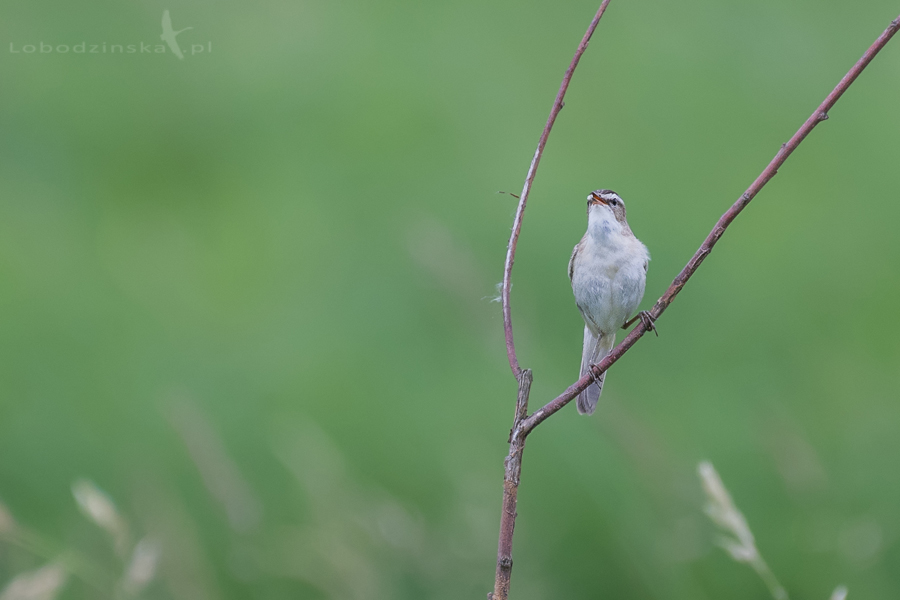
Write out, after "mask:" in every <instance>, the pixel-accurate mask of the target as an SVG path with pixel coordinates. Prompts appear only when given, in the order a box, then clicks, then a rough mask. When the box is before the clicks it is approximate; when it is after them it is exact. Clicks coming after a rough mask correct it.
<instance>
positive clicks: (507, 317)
mask: <svg viewBox="0 0 900 600" xmlns="http://www.w3.org/2000/svg"><path fill="white" fill-rule="evenodd" d="M608 4H609V0H603V3H602V4H601V5H600V8H599V10H597V14H596V15H594V20H593V21H591V24H590V25H589V26H588V29H587V31H586V32H585V34H584V37H583V38H581V43H580V44H578V49H577V50H576V51H575V56H574V57H572V62H571V63H570V64H569V68H568V69H566V75H565V76H564V77H563V80H562V83H561V84H560V85H559V91H558V92H557V93H556V99H555V100H554V101H553V108H552V109H551V110H550V116H549V117H548V118H547V124H546V125H544V131H543V132H542V133H541V139H540V140H538V147H537V150H535V152H534V158H532V159H531V166H529V167H528V175H527V176H526V177H525V186H524V187H523V188H522V195H521V196H519V206H518V207H517V208H516V217H515V219H514V220H513V228H512V233H511V234H510V236H509V244H508V245H507V246H506V262H505V263H504V265H503V285H502V287H501V290H500V299H501V301H502V303H503V333H504V334H505V335H506V354H507V356H508V357H509V367H510V368H511V369H512V372H513V375H514V376H515V378H516V379H519V378H520V377H521V375H522V368H521V367H520V366H519V359H518V357H517V356H516V346H515V344H514V343H513V329H512V313H511V311H510V307H509V290H510V287H511V286H512V282H511V280H510V278H511V276H512V268H513V262H514V261H515V259H516V244H518V241H519V233H521V231H522V217H523V215H524V214H525V204H526V203H527V202H528V194H529V192H531V184H532V182H533V181H534V176H535V174H536V173H537V168H538V165H539V164H540V162H541V155H543V153H544V146H546V145H547V138H548V137H550V130H551V129H553V123H554V122H556V115H558V114H559V111H560V110H562V107H563V106H564V104H565V103H564V102H563V98H564V97H565V96H566V90H568V89H569V82H570V81H572V74H573V73H575V67H577V66H578V61H580V60H581V55H582V54H584V51H585V50H587V47H588V42H590V41H591V36H592V35H594V30H595V29H597V24H598V23H599V22H600V17H602V16H603V13H604V12H606V7H607V5H608Z"/></svg>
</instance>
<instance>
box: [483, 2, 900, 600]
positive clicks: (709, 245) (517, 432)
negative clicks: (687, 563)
mask: <svg viewBox="0 0 900 600" xmlns="http://www.w3.org/2000/svg"><path fill="white" fill-rule="evenodd" d="M608 4H609V0H603V3H602V4H601V5H600V8H599V10H598V11H597V14H596V15H595V16H594V19H593V20H592V21H591V24H590V26H589V27H588V30H587V32H586V33H585V34H584V37H583V38H582V40H581V43H580V44H579V45H578V49H577V50H576V52H575V56H574V57H573V59H572V62H571V64H570V65H569V68H568V69H567V70H566V74H565V76H564V77H563V81H562V84H561V85H560V87H559V92H557V94H556V99H555V100H554V102H553V108H552V110H551V111H550V117H549V118H548V119H547V124H546V125H545V126H544V130H543V132H542V133H541V138H540V140H539V141H538V147H537V150H536V151H535V153H534V158H532V160H531V165H530V166H529V168H528V174H527V176H526V178H525V185H524V187H523V188H522V195H521V197H520V198H519V204H518V207H517V208H516V215H515V219H514V221H513V228H512V234H511V235H510V239H509V245H508V246H507V251H506V261H505V264H504V270H503V284H502V287H501V290H500V297H501V300H502V303H503V330H504V334H505V338H506V352H507V356H508V358H509V366H510V368H511V369H512V372H513V375H514V376H515V377H516V380H517V381H518V383H519V393H518V400H517V402H516V413H515V418H514V421H513V428H512V430H511V432H510V447H509V454H508V456H507V458H506V461H505V467H506V468H505V472H504V486H503V511H502V513H501V518H500V539H499V543H498V549H497V571H496V578H495V581H494V591H493V593H492V594H488V597H489V598H492V599H493V600H507V598H508V595H509V583H510V575H511V572H512V539H513V533H514V529H515V521H516V500H517V496H518V486H519V476H520V474H521V470H522V453H523V451H524V448H525V439H526V438H527V436H528V434H529V433H531V432H532V431H533V430H534V428H535V427H537V426H538V425H540V424H541V423H542V422H543V421H544V420H546V419H547V418H548V417H550V416H551V415H552V414H554V413H556V412H557V411H559V410H560V409H561V408H562V407H563V406H565V405H566V404H568V403H569V402H570V401H571V400H572V399H573V398H575V397H576V396H577V395H578V394H579V393H580V392H582V391H583V390H584V389H585V388H587V387H588V385H590V384H591V382H592V381H593V380H594V378H595V377H599V376H600V375H601V374H602V373H604V372H605V371H606V370H607V369H609V367H611V366H612V365H613V364H614V363H615V362H616V361H617V360H619V359H620V358H621V357H622V356H623V355H624V354H625V353H626V352H628V350H629V349H631V347H632V346H634V344H636V343H637V341H638V340H639V339H641V337H642V336H643V335H644V334H645V333H647V331H648V330H649V328H648V325H647V323H648V322H649V320H645V319H642V320H641V322H640V323H639V324H638V325H637V326H636V327H635V328H634V329H632V330H631V332H630V333H629V334H628V335H627V336H626V337H625V339H624V340H622V342H621V343H620V344H619V345H618V346H616V347H615V348H613V350H612V351H611V352H610V353H609V354H608V355H607V356H606V358H604V359H603V360H602V361H600V362H599V363H598V364H596V365H594V367H593V373H588V374H586V375H585V376H584V377H582V378H580V379H579V380H578V381H576V382H575V383H573V384H572V385H570V386H569V387H568V388H567V389H566V390H565V391H564V392H563V393H562V394H560V395H559V396H557V397H556V398H554V399H553V400H551V401H550V402H548V403H547V404H546V405H544V406H543V407H542V408H540V409H538V410H537V411H535V412H534V413H533V414H532V415H530V416H526V415H527V407H528V393H529V391H530V389H531V380H532V376H531V371H530V370H527V369H524V370H523V369H522V368H521V367H520V366H519V360H518V357H517V356H516V349H515V344H514V343H513V328H512V314H511V310H510V301H509V296H510V288H511V276H512V267H513V262H514V260H515V254H516V245H517V243H518V239H519V234H520V233H521V231H522V217H523V215H524V213H525V205H526V203H527V201H528V194H529V192H530V191H531V186H532V183H533V182H534V177H535V174H536V172H537V168H538V165H539V163H540V160H541V155H542V154H543V152H544V146H545V145H546V143H547V138H548V137H549V135H550V130H551V129H552V128H553V123H554V122H555V121H556V117H557V115H558V114H559V111H560V110H561V109H562V107H563V98H564V96H565V94H566V90H567V89H568V87H569V82H570V81H571V79H572V74H573V73H574V71H575V67H577V66H578V61H579V60H580V59H581V55H582V54H584V51H585V50H586V49H587V45H588V42H589V41H590V39H591V36H592V34H593V33H594V30H595V29H596V28H597V24H598V23H599V21H600V18H601V17H602V16H603V13H604V12H605V11H606V7H607V5H608ZM898 28H900V17H897V18H896V19H894V20H893V21H892V22H891V24H890V25H889V26H888V28H887V29H885V30H884V32H883V33H882V34H881V35H880V36H879V37H878V39H877V40H875V42H874V43H873V44H872V45H871V46H870V47H869V49H868V50H866V52H865V54H863V56H862V58H860V59H859V61H857V63H856V64H855V65H854V66H853V68H852V69H850V71H849V72H848V73H847V74H846V75H844V77H843V79H841V81H840V83H838V85H837V86H836V87H835V88H834V90H832V92H831V93H830V94H828V96H827V97H826V98H825V100H824V101H823V102H822V103H821V104H820V105H819V107H818V108H817V109H816V110H815V111H814V112H813V113H812V115H810V117H809V118H808V119H807V120H806V122H805V123H804V124H803V126H802V127H800V129H799V130H797V133H795V134H794V135H793V137H791V139H790V140H788V142H787V143H785V144H783V145H782V146H781V149H780V150H778V152H777V153H776V154H775V157H774V158H773V159H772V160H771V162H769V165H768V166H767V167H766V168H765V169H764V170H763V172H762V173H760V175H759V177H757V178H756V180H755V181H754V182H753V183H752V184H751V185H750V187H749V188H747V191H746V192H744V193H743V194H741V196H740V198H738V200H737V201H736V202H735V203H734V204H733V205H732V206H731V208H729V209H728V210H727V211H726V212H725V214H723V215H722V216H721V217H720V218H719V220H718V222H717V223H716V225H715V227H713V229H712V231H711V232H710V233H709V235H708V236H706V239H705V240H704V241H703V243H702V244H701V245H700V248H699V249H698V250H697V251H696V252H695V253H694V255H693V256H692V257H691V259H690V260H689V261H688V263H687V265H685V267H684V268H683V269H682V270H681V272H680V273H679V274H678V276H677V277H676V278H675V280H674V281H673V282H672V284H671V285H670V286H669V288H668V289H667V290H666V292H665V293H664V294H663V295H662V297H660V299H659V300H657V301H656V304H655V305H654V306H653V309H652V310H651V311H650V315H651V317H652V320H654V321H655V320H656V319H658V318H659V317H660V315H662V313H663V312H664V311H665V310H666V308H668V307H669V305H670V304H671V303H672V301H673V300H674V299H675V296H677V295H678V293H679V292H680V291H681V290H682V288H683V287H684V286H685V284H686V283H687V281H688V280H689V279H690V278H691V276H692V275H693V274H694V273H695V272H696V271H697V269H698V268H699V267H700V264H701V263H702V262H703V261H704V260H705V259H706V257H707V256H709V254H710V252H712V249H713V247H714V246H715V245H716V243H717V242H718V241H719V239H720V238H721V237H722V235H723V234H724V233H725V230H726V229H727V228H728V226H729V225H730V224H731V223H732V221H734V219H735V218H737V216H738V215H739V214H740V213H741V211H743V210H744V208H746V207H747V205H748V204H749V203H750V201H751V200H753V198H754V197H755V196H756V195H757V194H758V193H759V191H760V190H761V189H762V188H763V186H765V185H766V183H768V182H769V180H770V179H772V177H774V176H775V174H776V173H777V172H778V169H779V168H780V167H781V165H783V164H784V162H785V161H786V160H787V159H788V157H789V156H790V155H791V154H792V153H793V152H794V150H796V148H797V146H799V145H800V143H801V142H802V141H803V140H804V139H805V138H806V136H807V135H809V133H810V132H811V131H812V130H813V128H814V127H815V126H816V125H818V124H819V123H821V122H822V121H824V120H826V119H827V118H828V111H830V110H831V108H832V107H833V106H834V105H835V103H836V102H837V101H838V99H839V98H840V97H841V96H842V95H843V94H844V92H845V91H847V89H848V88H849V87H850V85H852V84H853V82H854V81H855V80H856V78H857V77H859V75H860V73H862V71H863V69H865V68H866V66H868V64H869V63H870V62H871V61H872V59H873V58H875V55H877V54H878V52H880V51H881V49H882V48H884V46H885V45H886V44H887V43H888V41H889V40H890V39H891V38H892V37H893V36H894V34H895V33H896V32H897V29H898Z"/></svg>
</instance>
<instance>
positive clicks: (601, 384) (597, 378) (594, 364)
mask: <svg viewBox="0 0 900 600" xmlns="http://www.w3.org/2000/svg"><path fill="white" fill-rule="evenodd" d="M598 364H600V363H593V364H591V366H590V369H589V370H588V373H590V374H591V379H593V380H594V383H596V384H597V387H598V388H600V389H601V390H602V389H603V382H602V381H600V377H602V375H601V376H600V377H598V376H597V375H595V374H594V367H596V366H597V365H598ZM588 387H590V386H588Z"/></svg>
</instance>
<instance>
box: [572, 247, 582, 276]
mask: <svg viewBox="0 0 900 600" xmlns="http://www.w3.org/2000/svg"><path fill="white" fill-rule="evenodd" d="M580 248H581V242H578V243H577V244H575V248H573V249H572V258H570V259H569V281H572V277H574V275H575V256H576V255H577V254H578V250H579V249H580Z"/></svg>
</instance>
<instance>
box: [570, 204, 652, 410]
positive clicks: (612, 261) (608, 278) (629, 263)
mask: <svg viewBox="0 0 900 600" xmlns="http://www.w3.org/2000/svg"><path fill="white" fill-rule="evenodd" d="M587 214H588V228H587V233H585V234H584V237H583V238H581V241H580V242H578V244H577V245H576V246H575V250H573V251H572V258H571V259H569V279H570V280H571V282H572V292H574V294H575V304H576V305H577V306H578V310H579V311H581V317H582V318H583V319H584V346H583V348H582V351H581V376H582V377H583V376H584V375H585V374H586V373H588V372H589V371H590V370H591V367H592V366H593V365H595V364H597V363H598V362H600V361H601V360H603V358H604V357H606V355H607V354H609V352H610V350H612V348H613V346H614V345H615V343H616V332H617V331H618V329H619V328H620V327H621V328H622V329H624V328H626V327H628V326H629V325H631V324H632V323H633V322H634V321H635V320H636V319H638V318H640V319H641V320H642V321H645V322H647V324H648V327H650V328H651V329H652V328H653V319H652V317H651V316H650V313H648V312H641V313H639V314H638V315H637V316H635V317H634V318H633V319H631V320H630V321H627V322H626V319H628V317H629V316H630V315H631V314H632V313H634V311H635V310H636V309H637V307H638V306H639V305H640V303H641V299H642V298H643V297H644V285H645V283H646V281H647V264H648V263H649V261H650V253H649V252H648V251H647V247H646V246H644V244H642V243H641V242H640V240H638V239H637V238H636V237H634V234H633V233H632V232H631V228H630V227H629V226H628V221H626V220H625V203H624V202H623V201H622V198H621V197H620V196H619V195H618V194H617V193H615V192H614V191H612V190H595V191H593V192H591V194H590V195H589V196H588V197H587ZM604 379H606V373H605V372H604V373H603V374H602V375H600V377H595V378H594V383H592V384H591V385H590V386H589V387H588V388H587V389H586V390H584V391H583V392H581V393H580V394H579V395H578V403H577V405H578V412H579V413H580V414H582V415H589V414H591V413H593V412H594V409H595V408H596V407H597V400H598V399H599V398H600V392H601V391H603V381H604Z"/></svg>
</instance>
